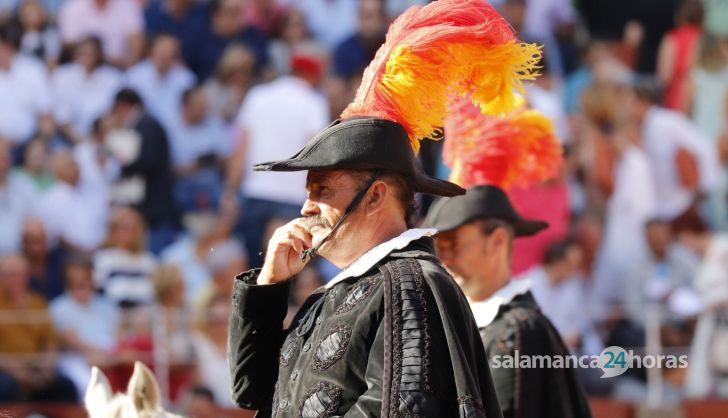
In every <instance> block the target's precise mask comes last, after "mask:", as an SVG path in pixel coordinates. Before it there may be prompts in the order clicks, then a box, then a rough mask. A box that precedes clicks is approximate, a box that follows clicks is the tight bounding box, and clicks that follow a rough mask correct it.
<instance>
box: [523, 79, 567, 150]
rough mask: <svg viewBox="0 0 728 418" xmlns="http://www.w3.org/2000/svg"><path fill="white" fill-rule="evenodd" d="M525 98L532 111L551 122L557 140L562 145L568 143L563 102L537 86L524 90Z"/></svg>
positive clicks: (553, 94) (554, 94) (555, 95)
mask: <svg viewBox="0 0 728 418" xmlns="http://www.w3.org/2000/svg"><path fill="white" fill-rule="evenodd" d="M526 97H527V98H528V102H529V103H530V104H531V106H533V108H534V109H536V110H538V111H539V112H541V113H543V114H544V116H546V117H547V118H549V119H550V120H551V122H553V124H554V129H555V131H556V136H557V137H558V138H559V140H560V141H561V142H562V143H569V122H568V118H567V116H566V109H565V108H564V104H563V101H562V100H561V99H560V98H559V96H558V95H557V94H556V93H554V92H552V91H549V90H546V89H544V88H541V87H539V86H536V85H530V86H528V88H527V90H526Z"/></svg>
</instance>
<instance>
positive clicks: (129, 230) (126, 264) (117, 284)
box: [93, 208, 157, 306]
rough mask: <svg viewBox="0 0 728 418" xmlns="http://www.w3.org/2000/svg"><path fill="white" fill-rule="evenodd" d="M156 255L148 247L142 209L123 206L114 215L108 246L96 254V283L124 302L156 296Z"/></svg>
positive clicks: (131, 303) (139, 302)
mask: <svg viewBox="0 0 728 418" xmlns="http://www.w3.org/2000/svg"><path fill="white" fill-rule="evenodd" d="M156 265H157V260H156V257H155V256H154V255H153V254H151V253H149V252H148V251H147V247H146V226H145V224H144V220H143V219H142V217H141V215H140V213H139V212H137V211H136V210H134V209H132V208H119V209H116V211H115V212H114V213H113V214H112V215H111V219H110V221H109V235H108V237H107V239H106V243H105V245H104V248H103V249H101V250H99V251H98V252H97V253H96V255H95V256H94V261H93V266H94V267H93V270H94V274H93V275H94V285H95V287H96V288H97V289H99V290H101V291H103V293H104V294H105V295H106V296H107V297H108V298H109V299H111V300H112V301H113V302H114V303H116V304H119V305H122V306H137V305H144V304H150V303H152V301H153V300H154V287H153V285H152V281H151V278H150V276H151V274H152V272H153V271H154V268H155V267H156Z"/></svg>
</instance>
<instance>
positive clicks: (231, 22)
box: [185, 0, 268, 80]
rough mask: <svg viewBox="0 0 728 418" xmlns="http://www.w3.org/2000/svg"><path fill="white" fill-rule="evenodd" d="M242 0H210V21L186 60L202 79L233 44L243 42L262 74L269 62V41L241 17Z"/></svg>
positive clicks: (195, 39)
mask: <svg viewBox="0 0 728 418" xmlns="http://www.w3.org/2000/svg"><path fill="white" fill-rule="evenodd" d="M243 4H244V2H243V0H211V1H210V2H209V6H208V10H209V23H208V25H207V26H206V27H205V30H203V31H201V32H200V33H197V34H196V35H195V38H194V40H193V42H192V44H191V46H190V48H189V55H187V56H186V57H185V60H186V61H187V63H188V64H189V66H190V68H191V69H192V71H193V72H194V73H195V74H196V75H197V78H198V79H200V80H205V79H207V78H209V77H210V76H211V75H212V74H213V73H214V71H215V66H216V63H217V62H218V61H219V59H220V57H221V56H222V55H223V53H224V51H225V49H226V48H227V47H229V46H230V45H234V44H238V43H239V44H242V45H245V47H247V48H248V49H249V50H250V52H252V53H253V55H254V56H255V69H256V72H257V73H258V74H260V73H261V72H262V71H263V69H264V68H265V66H266V65H268V41H267V39H266V37H265V34H263V32H261V31H260V30H258V29H257V28H255V27H253V26H250V25H245V24H244V22H243V20H242V19H241V16H242V13H243Z"/></svg>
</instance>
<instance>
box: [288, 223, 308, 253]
mask: <svg viewBox="0 0 728 418" xmlns="http://www.w3.org/2000/svg"><path fill="white" fill-rule="evenodd" d="M290 232H291V234H292V235H294V236H295V237H296V238H298V239H300V240H301V241H303V243H304V244H306V248H310V247H311V246H312V244H311V241H312V240H313V235H311V233H310V232H309V231H308V230H307V229H306V228H304V227H302V226H300V225H294V226H293V227H292V229H291V231H290Z"/></svg>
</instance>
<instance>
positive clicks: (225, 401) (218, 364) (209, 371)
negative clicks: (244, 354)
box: [192, 335, 234, 407]
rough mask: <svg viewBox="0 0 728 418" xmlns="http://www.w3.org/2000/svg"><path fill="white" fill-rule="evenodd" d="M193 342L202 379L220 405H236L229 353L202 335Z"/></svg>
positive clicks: (196, 336)
mask: <svg viewBox="0 0 728 418" xmlns="http://www.w3.org/2000/svg"><path fill="white" fill-rule="evenodd" d="M192 342H193V345H194V347H195V354H196V356H197V363H198V364H199V365H200V368H199V370H200V374H201V376H200V380H201V381H202V382H203V383H204V384H205V386H207V387H209V388H210V390H211V391H212V393H213V394H214V395H215V401H217V402H218V403H219V404H220V405H222V406H226V407H231V406H234V404H233V401H232V399H233V394H232V389H231V388H232V383H231V381H230V370H229V368H228V362H227V354H226V353H225V352H224V351H220V350H219V349H218V348H217V347H216V346H215V344H213V343H212V341H210V340H208V339H207V338H206V337H204V336H202V335H195V336H194V338H193V340H192Z"/></svg>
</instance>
